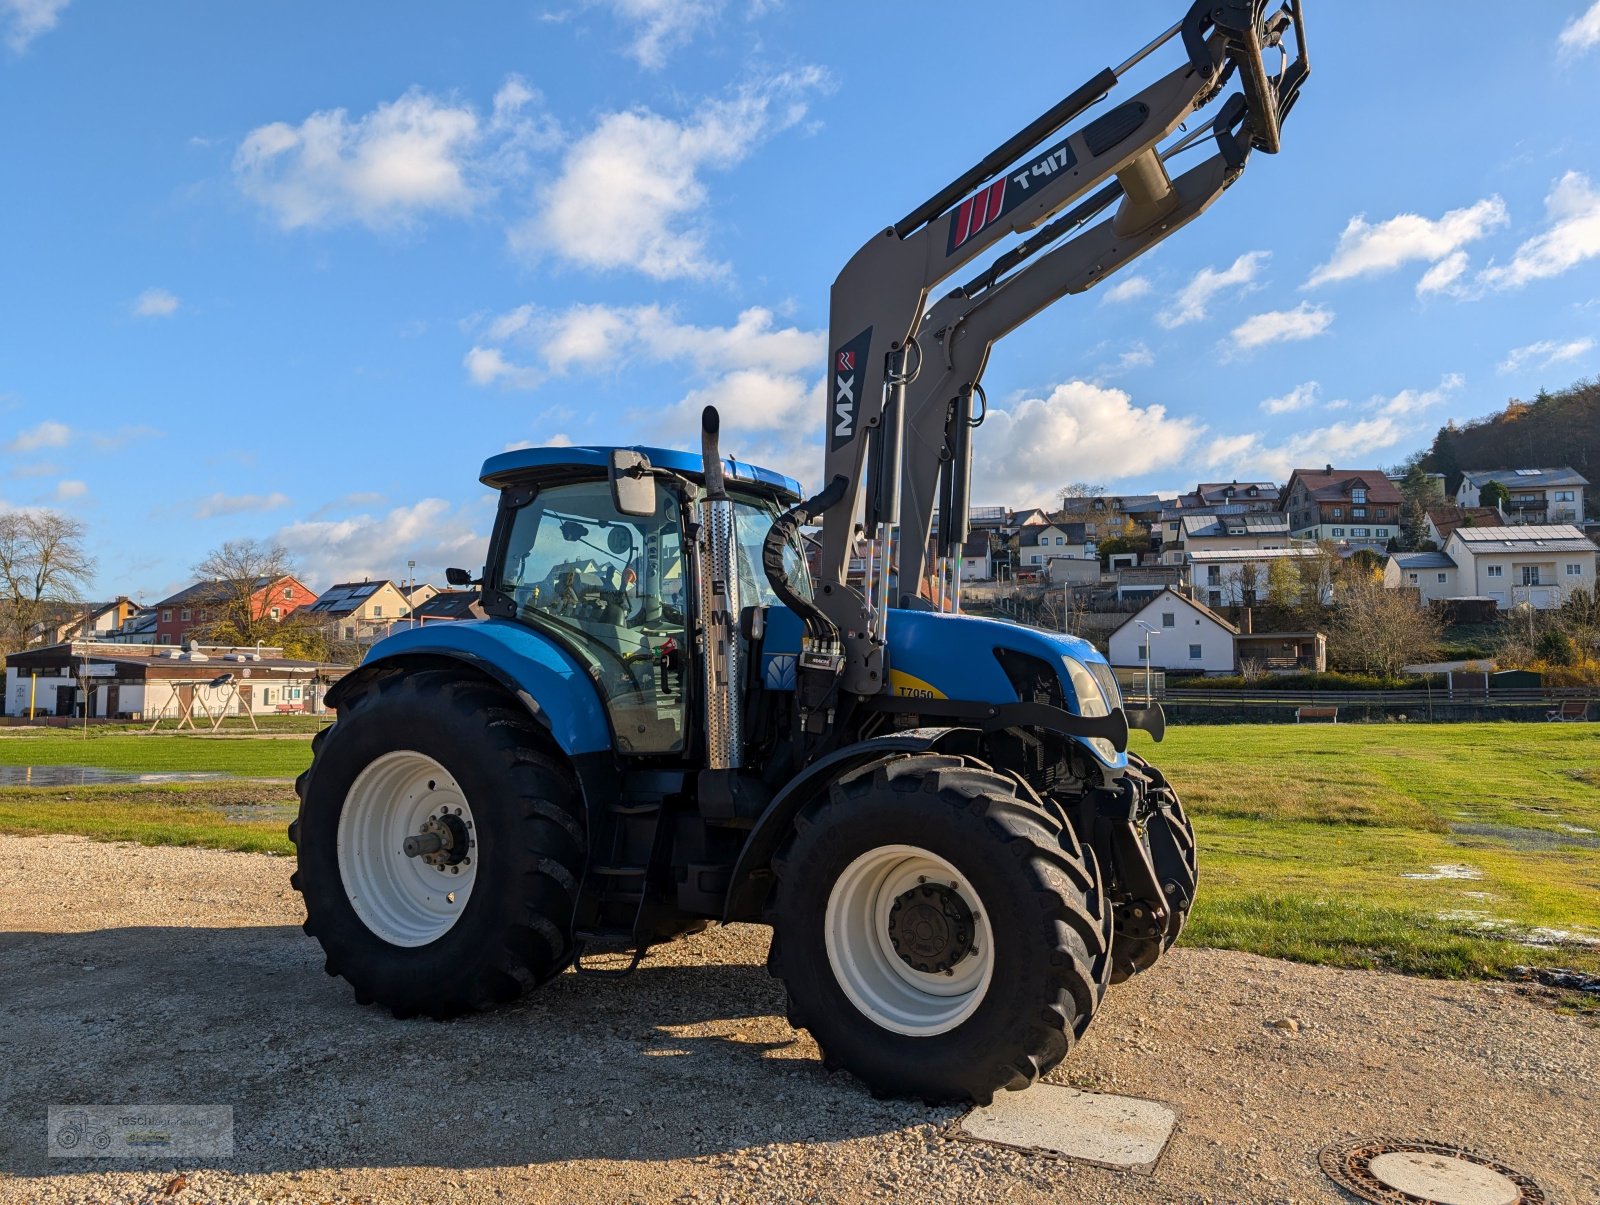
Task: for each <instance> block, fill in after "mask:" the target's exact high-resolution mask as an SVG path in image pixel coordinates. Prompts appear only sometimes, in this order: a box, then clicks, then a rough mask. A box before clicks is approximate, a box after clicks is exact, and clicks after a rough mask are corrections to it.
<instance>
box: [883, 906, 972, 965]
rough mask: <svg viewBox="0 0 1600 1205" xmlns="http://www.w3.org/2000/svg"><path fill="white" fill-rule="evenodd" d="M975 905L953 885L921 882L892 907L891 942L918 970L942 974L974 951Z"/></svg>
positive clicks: (897, 952) (906, 962)
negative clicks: (969, 905) (950, 886)
mask: <svg viewBox="0 0 1600 1205" xmlns="http://www.w3.org/2000/svg"><path fill="white" fill-rule="evenodd" d="M972 939H973V924H972V909H970V908H968V907H967V905H966V903H965V901H963V900H962V898H961V897H960V896H959V895H958V894H956V893H955V892H954V891H952V890H951V889H950V888H948V887H946V886H944V885H942V884H939V883H921V884H919V885H918V886H916V887H913V888H911V890H909V891H907V892H904V893H903V894H901V895H900V896H898V897H896V899H895V901H894V906H893V907H892V908H890V909H889V942H890V944H891V945H893V946H894V952H895V953H896V954H898V955H899V956H900V961H901V962H903V963H905V964H906V965H907V966H908V967H910V968H911V969H912V970H914V971H921V972H922V973H923V974H926V975H939V974H943V973H944V972H946V971H948V970H950V968H951V967H953V966H955V965H956V963H958V962H960V961H961V960H962V959H963V958H965V957H966V956H967V955H968V954H970V953H971V952H972Z"/></svg>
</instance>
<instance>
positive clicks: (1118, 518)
mask: <svg viewBox="0 0 1600 1205" xmlns="http://www.w3.org/2000/svg"><path fill="white" fill-rule="evenodd" d="M1160 510H1161V499H1160V498H1158V497H1157V496H1156V495H1154V494H1092V495H1088V496H1085V497H1081V498H1071V497H1068V498H1063V499H1061V509H1060V510H1058V511H1055V512H1053V513H1052V514H1051V515H1050V516H1049V518H1050V521H1051V522H1052V523H1055V524H1057V525H1061V524H1072V523H1081V524H1082V525H1083V529H1084V534H1085V535H1086V536H1087V537H1088V538H1089V541H1090V542H1091V543H1097V542H1099V541H1101V540H1108V539H1111V538H1112V537H1114V536H1120V535H1123V534H1125V533H1126V534H1132V533H1133V532H1134V531H1138V530H1142V529H1145V528H1147V527H1148V526H1149V523H1150V519H1151V515H1152V514H1157V513H1159V512H1160Z"/></svg>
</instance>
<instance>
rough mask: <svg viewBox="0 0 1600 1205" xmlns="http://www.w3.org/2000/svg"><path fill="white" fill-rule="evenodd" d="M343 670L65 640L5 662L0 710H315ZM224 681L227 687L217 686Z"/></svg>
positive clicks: (108, 713)
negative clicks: (323, 694)
mask: <svg viewBox="0 0 1600 1205" xmlns="http://www.w3.org/2000/svg"><path fill="white" fill-rule="evenodd" d="M349 669H350V667H349V666H343V665H324V664H321V663H319V662H315V661H299V660H294V659H290V658H286V657H284V655H283V650H282V649H280V648H265V647H263V648H260V649H257V648H231V647H227V648H224V647H194V648H187V649H182V648H177V647H167V648H162V647H160V646H158V645H149V644H146V645H138V644H119V643H110V642H106V641H71V642H67V643H63V644H55V645H50V646H48V647H46V648H38V649H27V650H25V651H23V652H20V653H12V654H11V655H10V656H8V657H7V658H6V685H5V696H4V706H5V710H6V712H7V713H8V714H10V715H14V716H26V715H30V714H31V715H33V716H69V715H81V714H83V712H84V710H85V708H86V709H87V712H88V714H89V715H90V716H97V717H105V718H108V719H109V718H116V717H122V718H126V719H145V720H149V719H154V718H155V717H156V716H157V715H165V716H166V717H168V718H171V719H174V720H175V719H177V718H178V716H179V714H180V710H181V709H182V708H185V707H187V708H189V709H191V711H192V714H193V716H194V718H195V720H196V722H197V723H206V722H208V721H207V718H206V717H207V716H209V715H216V714H218V713H219V712H226V714H228V715H243V714H244V713H246V712H253V713H255V714H256V715H270V714H276V713H278V712H285V711H319V710H320V709H321V701H322V692H323V691H324V690H325V689H326V688H327V686H328V685H329V684H330V683H332V682H335V681H337V680H338V679H339V678H341V677H342V676H344V674H346V673H348V672H349ZM224 676H226V681H224V680H223V679H224Z"/></svg>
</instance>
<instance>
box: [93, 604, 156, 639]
mask: <svg viewBox="0 0 1600 1205" xmlns="http://www.w3.org/2000/svg"><path fill="white" fill-rule="evenodd" d="M159 614H160V612H158V611H157V610H156V609H155V608H154V607H140V608H139V609H138V610H137V611H134V612H133V613H132V614H131V615H129V616H128V617H127V618H126V619H124V620H123V621H122V623H121V624H119V625H118V626H117V627H115V628H113V629H112V630H111V631H109V632H106V633H105V634H103V635H101V636H98V637H96V639H98V640H103V641H106V642H107V643H110V644H154V643H155V642H156V619H157V616H158V615H159Z"/></svg>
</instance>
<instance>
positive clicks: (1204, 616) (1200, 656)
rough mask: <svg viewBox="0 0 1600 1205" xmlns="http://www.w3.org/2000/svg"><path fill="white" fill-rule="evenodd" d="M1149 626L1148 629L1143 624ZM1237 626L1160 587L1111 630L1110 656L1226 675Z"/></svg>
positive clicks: (1117, 661) (1114, 660) (1121, 662)
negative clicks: (1147, 655)
mask: <svg viewBox="0 0 1600 1205" xmlns="http://www.w3.org/2000/svg"><path fill="white" fill-rule="evenodd" d="M1147 628H1148V629H1149V630H1148V631H1147V630H1146V629H1147ZM1238 634H1239V629H1238V628H1236V627H1234V626H1233V624H1231V623H1229V622H1228V621H1227V620H1226V619H1224V618H1222V616H1220V615H1218V614H1217V613H1216V612H1215V611H1213V610H1211V608H1209V607H1207V606H1204V605H1203V604H1201V603H1198V602H1196V601H1195V600H1194V599H1192V598H1189V597H1188V596H1187V595H1183V594H1179V593H1178V592H1177V591H1176V590H1163V591H1161V593H1159V594H1157V595H1156V596H1155V597H1154V598H1152V599H1151V600H1150V601H1149V602H1147V603H1145V605H1144V606H1142V607H1140V608H1139V609H1138V610H1137V611H1135V612H1133V614H1131V615H1129V616H1128V618H1127V619H1125V620H1123V622H1122V623H1121V624H1120V625H1119V626H1118V627H1117V628H1116V629H1115V630H1114V631H1113V632H1112V633H1111V640H1110V649H1111V656H1110V661H1111V664H1112V665H1115V666H1137V667H1138V668H1140V669H1143V668H1144V666H1145V663H1146V658H1145V654H1146V652H1147V651H1148V653H1149V664H1150V665H1151V666H1152V667H1153V668H1155V669H1162V670H1167V671H1169V672H1174V673H1206V674H1231V673H1232V672H1233V668H1234V652H1233V641H1234V637H1236V636H1237V635H1238Z"/></svg>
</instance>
